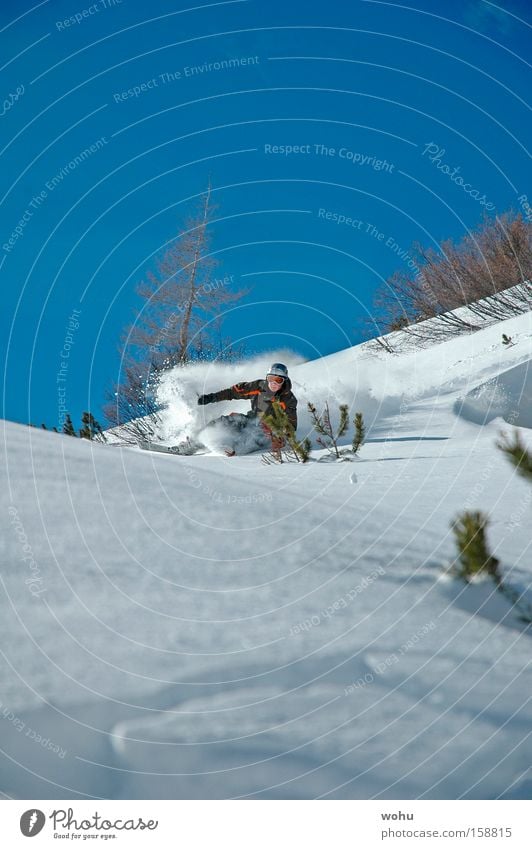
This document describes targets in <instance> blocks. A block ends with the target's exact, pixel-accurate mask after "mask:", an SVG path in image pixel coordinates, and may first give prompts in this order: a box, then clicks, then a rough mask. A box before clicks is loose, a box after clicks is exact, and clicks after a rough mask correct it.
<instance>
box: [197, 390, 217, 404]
mask: <svg viewBox="0 0 532 849" xmlns="http://www.w3.org/2000/svg"><path fill="white" fill-rule="evenodd" d="M213 401H214V395H212V393H211V394H210V395H200V396H199V398H198V404H199V405H200V407H203V405H204V404H212V402H213Z"/></svg>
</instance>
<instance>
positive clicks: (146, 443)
mask: <svg viewBox="0 0 532 849" xmlns="http://www.w3.org/2000/svg"><path fill="white" fill-rule="evenodd" d="M137 445H138V446H139V448H142V450H143V451H156V452H157V453H159V454H173V455H174V456H176V457H191V456H192V455H193V454H202V453H205V452H204V451H201V450H198V447H199V446H198V447H195V446H194V444H193V443H192V442H190V440H189V441H188V442H187V443H182V444H181V445H162V444H161V443H160V442H150V440H149V439H139V440H138V442H137Z"/></svg>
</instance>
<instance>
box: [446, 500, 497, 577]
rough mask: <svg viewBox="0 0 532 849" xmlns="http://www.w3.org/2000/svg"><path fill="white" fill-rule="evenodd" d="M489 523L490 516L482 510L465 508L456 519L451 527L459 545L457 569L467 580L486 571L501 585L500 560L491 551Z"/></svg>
mask: <svg viewBox="0 0 532 849" xmlns="http://www.w3.org/2000/svg"><path fill="white" fill-rule="evenodd" d="M487 525H488V518H487V516H486V515H485V514H484V513H482V512H481V511H480V510H465V511H464V512H463V513H462V514H461V515H460V516H458V517H457V518H456V519H455V520H454V522H453V523H452V525H451V527H452V529H453V532H454V536H455V540H456V544H457V547H458V558H457V561H458V564H457V566H456V571H457V573H458V575H459V576H460V577H461V578H463V579H464V580H465V581H470V580H471V578H472V577H473V576H474V575H478V574H480V573H482V572H486V573H487V574H488V575H490V577H492V578H493V580H494V581H495V583H496V584H497V586H499V585H500V583H501V575H500V572H499V561H498V560H497V558H496V557H493V556H492V555H491V554H490V553H489V549H488V543H487V540H486V528H487ZM455 562H456V561H455Z"/></svg>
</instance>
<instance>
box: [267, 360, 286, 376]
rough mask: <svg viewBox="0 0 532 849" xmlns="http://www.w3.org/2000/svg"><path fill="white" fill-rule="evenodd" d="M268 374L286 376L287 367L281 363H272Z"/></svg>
mask: <svg viewBox="0 0 532 849" xmlns="http://www.w3.org/2000/svg"><path fill="white" fill-rule="evenodd" d="M268 374H275V375H277V377H284V378H287V377H288V369H287V367H286V366H284V365H283V364H282V363H274V364H273V365H272V367H271V369H270V370H269V371H268Z"/></svg>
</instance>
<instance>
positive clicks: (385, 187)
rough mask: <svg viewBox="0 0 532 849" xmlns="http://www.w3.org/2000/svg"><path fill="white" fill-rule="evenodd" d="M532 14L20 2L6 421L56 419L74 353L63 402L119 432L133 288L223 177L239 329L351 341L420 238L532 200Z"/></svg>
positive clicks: (11, 76)
mask: <svg viewBox="0 0 532 849" xmlns="http://www.w3.org/2000/svg"><path fill="white" fill-rule="evenodd" d="M530 19H531V16H530V7H529V6H528V3H526V2H519V1H518V0H510V2H507V3H505V4H504V7H503V6H500V5H499V6H497V5H495V4H493V3H488V2H486V0H471V1H470V2H469V0H465V2H455V0H453V2H450V3H448V2H446V3H443V2H439V3H438V2H428V1H427V0H423V2H420V0H413V5H412V6H409V5H399V4H395V3H388V2H374V0H369V2H367V1H366V0H362V1H361V0H353V2H350V3H345V2H339V0H331V2H329V3H322V2H320V3H317V2H305V3H303V2H294V0H292V2H290V0H285V2H280V0H272V2H268V3H267V4H266V3H263V2H258V0H236V2H221V3H200V2H198V3H192V2H189V3H181V2H178V3H175V2H170V0H153V2H151V3H150V4H145V3H140V2H133V0H122V2H121V3H119V2H117V0H97V2H95V3H89V2H85V0H48V2H41V3H37V4H36V3H27V2H25V0H22V2H19V0H17V2H14V0H7V1H6V0H3V2H2V4H1V11H0V39H1V45H2V53H1V58H2V66H3V67H2V70H1V78H2V89H1V92H2V93H1V97H2V100H3V105H2V108H1V109H0V111H1V112H2V115H1V116H0V119H1V125H0V126H1V158H2V168H1V171H0V179H1V191H2V217H1V224H2V226H1V239H0V242H1V248H0V263H1V264H0V275H1V279H2V284H3V285H2V294H3V309H2V314H1V319H0V329H1V340H2V353H3V359H4V362H5V378H4V393H3V413H2V415H3V416H4V417H5V418H9V419H13V420H16V421H22V422H28V421H32V422H35V423H37V424H40V423H41V422H43V421H44V422H46V423H47V424H48V425H49V426H52V425H54V424H57V422H58V418H59V396H58V386H59V384H58V381H57V375H58V373H59V371H60V369H61V364H62V362H63V363H64V362H65V360H64V358H63V359H62V353H61V352H62V351H64V349H65V340H68V344H69V345H70V347H69V348H68V353H69V357H68V362H67V367H66V368H65V367H63V368H64V375H65V381H64V382H63V387H62V388H63V389H64V390H65V391H64V395H63V397H66V399H67V406H68V409H69V410H70V412H71V414H72V416H73V418H74V419H75V420H79V418H80V415H81V412H82V410H85V409H91V410H92V411H93V412H94V414H95V415H96V416H97V417H98V416H100V413H101V404H102V402H103V397H104V390H105V388H106V387H108V386H109V385H110V384H111V382H112V381H113V380H114V379H115V378H116V375H117V371H118V367H119V357H118V353H117V343H118V339H119V336H120V332H121V330H122V328H123V326H124V325H125V324H127V323H129V322H130V320H131V318H132V315H133V310H134V308H135V305H136V304H137V303H138V301H137V299H136V296H135V292H134V289H135V284H136V283H137V282H138V280H140V279H141V278H142V276H143V275H144V274H145V272H146V271H147V270H148V269H149V268H150V266H151V265H152V264H153V256H154V255H155V254H156V253H157V252H158V251H159V249H160V248H161V246H162V245H164V243H165V242H167V241H168V240H170V239H172V237H173V236H174V235H175V233H176V231H177V229H178V227H179V223H180V221H181V220H182V218H183V217H184V216H185V215H186V214H187V212H188V211H189V208H190V204H191V199H193V198H194V197H196V196H197V195H198V194H199V193H201V192H202V191H203V190H204V189H205V186H206V184H207V181H208V179H209V176H210V178H211V180H212V185H213V190H214V198H215V201H216V203H217V204H218V211H217V218H218V219H219V220H217V221H216V222H215V223H214V225H213V228H212V235H213V245H212V246H213V250H214V251H215V254H216V256H217V258H218V259H219V260H220V266H219V268H218V273H217V276H218V277H222V276H224V275H233V277H234V281H235V285H236V286H237V287H246V288H248V287H251V291H250V293H249V295H248V296H247V298H246V299H245V300H244V301H242V302H241V303H240V305H239V306H238V308H237V309H234V310H232V311H231V312H230V313H229V314H228V316H227V319H226V324H225V329H226V332H227V333H228V334H230V335H231V336H233V337H234V338H235V339H239V340H242V341H244V342H245V343H246V344H247V346H248V348H249V350H250V351H261V350H265V349H271V348H276V347H290V348H293V349H294V350H296V351H298V352H300V353H301V354H303V355H304V356H306V357H309V358H314V357H317V356H322V355H324V354H327V353H330V352H332V351H336V350H339V349H341V348H345V347H347V346H349V345H352V344H355V343H356V342H357V341H359V340H360V338H361V320H363V319H364V317H365V316H367V315H370V314H371V305H372V299H373V293H374V291H375V289H376V287H377V286H379V285H380V284H381V283H382V281H383V280H384V279H386V277H387V276H389V275H390V274H391V273H392V272H393V271H394V270H395V269H397V268H401V267H402V266H403V265H404V263H405V262H406V261H407V259H405V252H407V251H408V249H409V248H410V246H411V244H412V242H414V241H420V242H422V243H423V244H425V245H436V244H437V243H438V242H439V241H440V240H442V239H443V238H447V237H454V238H460V237H461V236H462V235H463V234H464V233H465V232H467V230H468V229H469V228H472V227H475V226H476V225H477V224H478V223H479V221H480V220H481V218H482V215H483V214H488V215H490V216H495V215H497V214H501V213H502V212H504V211H505V210H507V209H509V208H514V209H519V204H520V202H519V197H520V196H522V195H523V194H528V197H529V200H530V197H531V196H532V190H531V189H530V185H529V182H530V181H529V177H530V165H529V154H528V153H527V150H526V147H527V141H528V139H529V138H530V129H531V124H530V117H529V116H530V111H529V107H528V106H527V100H528V99H529V92H530V89H531V84H530V66H529V65H528V64H527V63H526V61H525V59H526V57H527V55H529V53H530V50H529V46H530V35H529V34H530ZM527 48H528V50H527ZM224 60H225V65H224ZM228 60H232V61H231V63H230V67H227V64H228ZM217 63H218V64H217ZM220 63H221V65H222V66H221V67H220ZM200 68H203V70H200ZM290 148H291V149H292V150H291V152H290ZM87 151H88V152H87ZM83 152H85V153H83ZM82 153H83V156H82V158H81V160H80V159H78V160H77V162H76V160H75V158H76V157H79V156H80V154H82ZM72 162H74V165H71V163H72ZM455 169H456V170H455ZM458 178H461V180H462V183H460V181H459V179H458ZM74 311H76V312H74ZM72 316H74V317H75V318H76V321H75V322H72V321H69V319H70V318H71V317H72ZM74 325H76V326H74ZM68 334H70V336H69V335H68ZM249 377H250V379H252V378H254V377H257V375H254V374H250V375H249Z"/></svg>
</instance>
